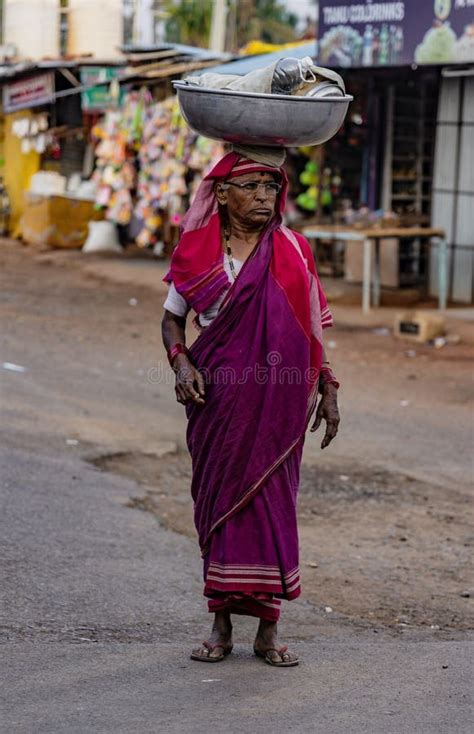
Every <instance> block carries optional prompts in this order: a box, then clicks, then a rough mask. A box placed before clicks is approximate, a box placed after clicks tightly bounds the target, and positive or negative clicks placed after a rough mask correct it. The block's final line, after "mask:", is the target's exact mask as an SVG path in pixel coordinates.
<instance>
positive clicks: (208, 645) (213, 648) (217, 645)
mask: <svg viewBox="0 0 474 734" xmlns="http://www.w3.org/2000/svg"><path fill="white" fill-rule="evenodd" d="M202 646H203V647H205V648H206V649H207V650H209V652H213V651H214V650H215V649H216V647H222V649H223V650H227V647H226V646H225V645H223V644H222V643H217V644H216V645H213V644H212V643H210V642H208V641H207V640H204V642H203V643H202Z"/></svg>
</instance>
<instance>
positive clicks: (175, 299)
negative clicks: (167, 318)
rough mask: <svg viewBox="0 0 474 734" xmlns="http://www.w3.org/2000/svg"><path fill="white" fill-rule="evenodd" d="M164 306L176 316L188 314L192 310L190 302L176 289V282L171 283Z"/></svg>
mask: <svg viewBox="0 0 474 734" xmlns="http://www.w3.org/2000/svg"><path fill="white" fill-rule="evenodd" d="M163 308H165V309H166V310H167V311H170V312H171V313H174V315H175V316H187V314H188V312H189V311H190V310H191V309H190V306H189V305H188V302H187V301H186V300H185V299H184V298H183V296H182V295H180V294H179V293H178V291H177V290H176V288H175V285H174V283H170V287H169V291H168V295H167V297H166V301H165V302H164V304H163Z"/></svg>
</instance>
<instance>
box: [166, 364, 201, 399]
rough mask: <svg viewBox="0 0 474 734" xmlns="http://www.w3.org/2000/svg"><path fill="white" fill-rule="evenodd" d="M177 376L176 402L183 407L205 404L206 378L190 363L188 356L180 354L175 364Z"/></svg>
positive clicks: (174, 368)
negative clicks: (188, 404)
mask: <svg viewBox="0 0 474 734" xmlns="http://www.w3.org/2000/svg"><path fill="white" fill-rule="evenodd" d="M173 370H174V372H175V374H176V385H175V388H174V389H175V392H176V400H177V401H178V403H181V404H182V405H186V403H189V402H191V401H192V402H194V403H201V404H203V403H204V378H203V376H202V375H201V373H200V372H199V370H197V369H196V367H195V366H194V365H193V364H192V363H191V362H190V360H189V359H188V357H187V356H186V354H178V355H177V356H176V358H175V360H174V362H173Z"/></svg>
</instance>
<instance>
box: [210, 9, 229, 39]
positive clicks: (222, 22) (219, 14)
mask: <svg viewBox="0 0 474 734" xmlns="http://www.w3.org/2000/svg"><path fill="white" fill-rule="evenodd" d="M227 10H228V8H227V0H214V4H213V8H212V21H211V33H210V36H209V48H210V49H211V50H212V51H225V37H226V20H227Z"/></svg>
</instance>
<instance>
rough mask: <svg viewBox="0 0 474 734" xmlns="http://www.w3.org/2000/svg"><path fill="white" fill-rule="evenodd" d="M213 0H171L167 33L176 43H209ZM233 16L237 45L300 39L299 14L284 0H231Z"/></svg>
mask: <svg viewBox="0 0 474 734" xmlns="http://www.w3.org/2000/svg"><path fill="white" fill-rule="evenodd" d="M212 6H213V2H212V0H168V2H167V3H165V10H166V12H167V14H168V20H167V23H166V37H167V40H168V41H171V42H174V43H186V44H190V45H193V46H201V47H207V45H208V41H209V33H210V29H211V18H212ZM229 16H230V19H229V20H232V21H233V22H230V23H229V25H230V26H231V27H233V28H234V29H235V30H234V38H233V39H229V45H230V46H232V47H233V48H236V49H237V48H241V47H242V46H244V45H245V44H246V43H248V41H252V40H255V39H257V40H262V41H266V42H267V43H289V42H291V41H294V40H295V39H296V30H295V29H296V24H297V21H298V19H297V17H296V16H295V15H294V14H293V13H289V12H288V11H287V10H286V8H285V6H284V3H283V2H281V0H229Z"/></svg>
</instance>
